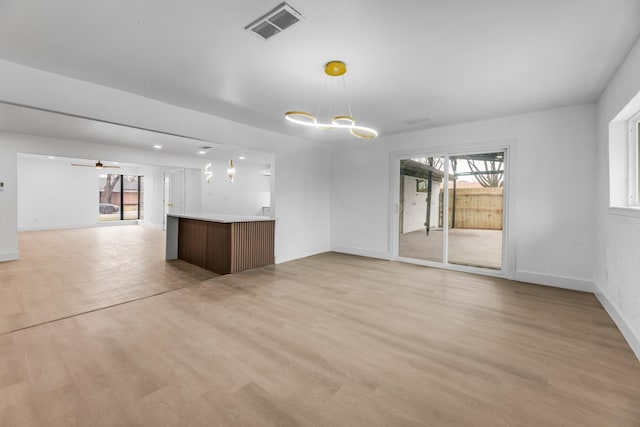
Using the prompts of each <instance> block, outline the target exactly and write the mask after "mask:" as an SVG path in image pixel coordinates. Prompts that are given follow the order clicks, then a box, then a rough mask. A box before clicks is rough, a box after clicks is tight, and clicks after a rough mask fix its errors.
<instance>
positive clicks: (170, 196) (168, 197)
mask: <svg viewBox="0 0 640 427" xmlns="http://www.w3.org/2000/svg"><path fill="white" fill-rule="evenodd" d="M163 178H164V179H163V182H164V189H163V190H164V191H163V199H164V214H163V221H162V229H163V230H166V229H167V214H170V213H184V185H185V179H184V170H172V171H170V172H168V173H164V174H163Z"/></svg>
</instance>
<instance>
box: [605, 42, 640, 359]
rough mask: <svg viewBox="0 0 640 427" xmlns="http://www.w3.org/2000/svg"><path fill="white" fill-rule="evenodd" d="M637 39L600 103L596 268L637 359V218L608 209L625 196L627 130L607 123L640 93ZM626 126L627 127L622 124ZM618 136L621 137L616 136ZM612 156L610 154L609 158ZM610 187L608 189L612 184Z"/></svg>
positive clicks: (639, 255) (608, 305)
mask: <svg viewBox="0 0 640 427" xmlns="http://www.w3.org/2000/svg"><path fill="white" fill-rule="evenodd" d="M639 75H640V41H638V42H636V44H635V45H634V47H633V49H632V50H631V52H630V53H629V55H628V56H627V58H626V60H625V61H624V62H623V63H622V65H621V66H620V67H619V68H618V71H617V72H616V74H615V75H614V77H613V78H612V79H611V81H610V82H609V85H608V86H607V89H606V90H605V92H604V93H603V95H602V96H601V98H600V101H599V102H598V116H597V125H598V134H597V135H598V142H597V147H598V148H597V153H598V154H597V159H598V162H597V177H598V180H597V184H598V185H597V187H596V192H595V196H596V201H597V205H596V213H597V216H596V229H597V230H598V233H597V236H596V246H595V247H596V251H597V252H596V260H597V263H596V271H595V283H596V286H597V292H598V296H599V298H600V301H601V302H602V303H603V305H604V306H605V308H606V309H607V311H608V312H609V314H610V315H611V316H612V317H613V319H614V320H615V321H616V323H617V325H618V327H619V328H620V330H621V331H622V333H623V334H624V335H625V338H627V341H629V344H631V347H632V348H633V349H634V351H635V353H636V355H637V356H638V358H640V216H638V215H637V213H636V216H633V212H629V213H627V215H620V214H619V213H620V211H619V210H613V209H612V210H609V209H608V207H609V203H610V201H611V202H613V203H614V204H622V203H620V201H621V200H624V199H625V195H626V171H627V164H626V161H625V160H626V139H627V138H626V137H627V135H626V131H624V132H622V135H620V134H619V133H617V132H616V129H615V128H616V127H617V126H618V125H616V124H614V125H613V128H612V130H613V132H612V135H611V138H612V139H610V138H609V122H610V121H611V120H613V119H614V117H616V116H617V115H618V113H619V112H620V111H621V110H622V109H623V108H624V107H625V106H626V105H627V104H628V103H629V101H630V100H631V99H632V98H633V97H634V96H636V94H638V92H640V79H639V78H638V76H639ZM625 129H626V128H625ZM620 137H622V140H620V139H617V138H620ZM610 156H611V158H610ZM610 185H611V187H610Z"/></svg>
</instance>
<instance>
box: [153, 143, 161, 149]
mask: <svg viewBox="0 0 640 427" xmlns="http://www.w3.org/2000/svg"><path fill="white" fill-rule="evenodd" d="M153 148H155V149H156V150H161V149H162V145H158V144H156V145H154V146H153Z"/></svg>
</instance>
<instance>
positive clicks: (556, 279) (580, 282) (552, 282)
mask: <svg viewBox="0 0 640 427" xmlns="http://www.w3.org/2000/svg"><path fill="white" fill-rule="evenodd" d="M514 280H517V281H519V282H527V283H535V284H536V285H545V286H553V287H555V288H562V289H571V290H573V291H582V292H594V291H595V285H594V283H593V282H592V281H591V280H586V279H579V278H577V277H567V276H555V275H551V274H542V273H534V272H531V271H522V270H516V274H515V277H514Z"/></svg>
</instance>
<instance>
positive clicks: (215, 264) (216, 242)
mask: <svg viewBox="0 0 640 427" xmlns="http://www.w3.org/2000/svg"><path fill="white" fill-rule="evenodd" d="M231 226H232V224H228V223H226V224H225V223H219V222H209V223H207V266H206V269H207V270H210V271H213V272H214V273H218V274H229V273H231V253H232V252H231Z"/></svg>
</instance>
